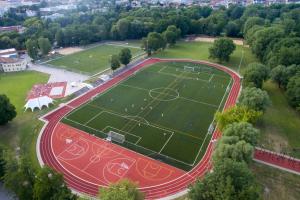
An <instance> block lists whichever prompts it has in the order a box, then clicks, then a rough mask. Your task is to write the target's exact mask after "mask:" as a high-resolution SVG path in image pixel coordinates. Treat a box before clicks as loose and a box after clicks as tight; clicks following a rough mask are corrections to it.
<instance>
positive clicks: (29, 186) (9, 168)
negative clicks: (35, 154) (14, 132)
mask: <svg viewBox="0 0 300 200" xmlns="http://www.w3.org/2000/svg"><path fill="white" fill-rule="evenodd" d="M31 165H32V164H31V163H30V162H29V161H28V160H26V159H25V158H21V162H20V163H18V161H17V160H15V159H12V155H10V158H8V160H7V163H6V171H5V176H4V186H5V187H6V188H7V189H9V190H10V191H12V192H14V193H15V194H16V195H17V197H18V199H20V200H27V199H32V197H33V185H34V181H35V175H34V174H35V172H34V170H33V169H32V167H31Z"/></svg>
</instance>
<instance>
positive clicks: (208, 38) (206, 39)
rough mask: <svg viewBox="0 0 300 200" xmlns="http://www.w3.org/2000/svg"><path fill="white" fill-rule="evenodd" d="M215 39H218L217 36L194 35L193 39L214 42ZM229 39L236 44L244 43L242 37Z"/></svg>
mask: <svg viewBox="0 0 300 200" xmlns="http://www.w3.org/2000/svg"><path fill="white" fill-rule="evenodd" d="M216 39H218V37H204V36H200V37H195V39H194V41H196V42H214V41H215V40H216ZM231 39H232V40H233V43H234V44H236V45H244V40H243V39H234V38H231Z"/></svg>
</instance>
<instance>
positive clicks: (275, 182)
mask: <svg viewBox="0 0 300 200" xmlns="http://www.w3.org/2000/svg"><path fill="white" fill-rule="evenodd" d="M251 169H252V171H253V172H254V174H255V176H256V180H257V181H258V183H259V184H260V185H261V187H262V188H263V199H264V200H283V199H284V200H298V199H300V176H299V175H295V174H291V173H288V172H284V171H282V170H279V169H275V168H272V167H269V166H266V165H262V164H259V163H253V164H252V165H251Z"/></svg>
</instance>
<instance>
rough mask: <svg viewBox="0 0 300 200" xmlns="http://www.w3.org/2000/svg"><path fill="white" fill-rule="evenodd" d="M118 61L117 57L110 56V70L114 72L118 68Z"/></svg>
mask: <svg viewBox="0 0 300 200" xmlns="http://www.w3.org/2000/svg"><path fill="white" fill-rule="evenodd" d="M120 66H121V65H120V60H119V56H118V55H112V56H111V60H110V68H111V69H112V70H113V71H114V70H116V69H118V68H119V67H120Z"/></svg>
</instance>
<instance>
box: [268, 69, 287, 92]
mask: <svg viewBox="0 0 300 200" xmlns="http://www.w3.org/2000/svg"><path fill="white" fill-rule="evenodd" d="M285 75H286V67H285V66H283V65H278V66H277V67H275V68H273V69H272V70H271V73H270V77H271V79H272V80H273V81H274V82H276V83H277V84H278V87H279V88H280V87H281V86H282V84H283V82H284V81H285Z"/></svg>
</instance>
